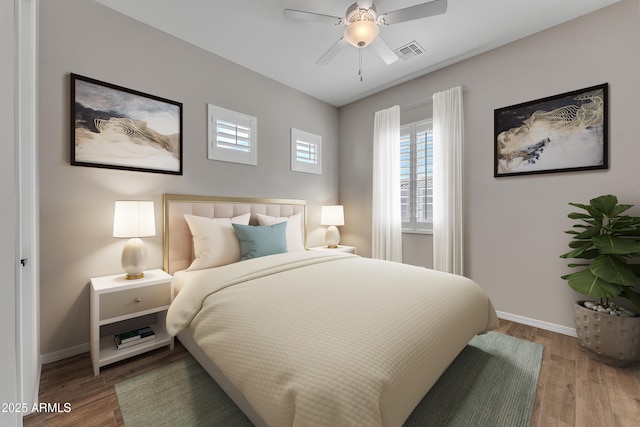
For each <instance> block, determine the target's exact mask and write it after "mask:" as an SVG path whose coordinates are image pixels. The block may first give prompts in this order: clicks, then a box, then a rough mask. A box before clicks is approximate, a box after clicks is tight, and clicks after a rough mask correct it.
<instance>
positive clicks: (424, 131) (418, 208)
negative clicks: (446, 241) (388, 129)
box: [400, 120, 433, 233]
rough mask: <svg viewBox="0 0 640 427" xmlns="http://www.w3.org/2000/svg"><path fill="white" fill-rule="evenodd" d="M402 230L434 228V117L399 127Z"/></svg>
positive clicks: (414, 230) (431, 229)
mask: <svg viewBox="0 0 640 427" xmlns="http://www.w3.org/2000/svg"><path fill="white" fill-rule="evenodd" d="M400 198H401V206H402V230H403V231H405V232H416V233H431V232H432V231H433V126H432V121H431V120H425V121H421V122H415V123H409V124H406V125H404V126H401V128H400Z"/></svg>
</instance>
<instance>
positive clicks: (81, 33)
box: [38, 0, 338, 355]
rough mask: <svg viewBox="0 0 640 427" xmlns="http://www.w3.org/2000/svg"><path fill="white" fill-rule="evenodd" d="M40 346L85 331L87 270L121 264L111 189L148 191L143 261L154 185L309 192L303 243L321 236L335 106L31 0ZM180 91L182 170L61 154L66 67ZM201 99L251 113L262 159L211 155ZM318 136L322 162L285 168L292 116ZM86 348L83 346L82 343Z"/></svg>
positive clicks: (158, 248)
mask: <svg viewBox="0 0 640 427" xmlns="http://www.w3.org/2000/svg"><path fill="white" fill-rule="evenodd" d="M39 7H40V9H39V19H40V23H39V57H38V60H39V88H38V90H39V118H40V121H39V127H38V129H39V147H38V149H39V155H38V160H39V193H40V196H39V202H40V250H41V265H40V273H41V274H40V277H41V285H40V286H41V291H40V295H41V325H40V326H41V337H42V338H41V351H42V353H43V354H45V355H46V354H50V353H56V352H59V351H63V350H65V349H69V348H74V347H75V348H77V349H81V348H84V347H83V346H85V347H86V345H87V343H88V341H89V290H88V285H87V283H88V281H89V278H90V277H96V276H101V275H107V274H117V273H119V272H120V271H121V267H120V254H121V251H122V247H123V245H124V243H125V242H124V241H123V240H118V239H113V238H112V237H111V232H112V227H113V209H114V201H115V200H117V199H138V198H139V199H148V200H154V201H155V203H156V228H157V230H158V233H157V236H156V237H154V238H148V239H145V241H146V243H147V247H148V249H149V256H150V263H149V264H150V265H149V268H160V267H161V266H162V233H161V230H162V204H161V203H162V194H163V193H188V194H210V195H221V196H246V197H253V196H256V197H275V198H296V199H306V200H307V201H308V203H309V209H308V222H309V235H308V245H309V246H314V245H320V244H322V241H323V238H324V230H323V228H324V227H320V225H319V223H320V206H321V205H323V204H335V203H337V202H338V167H337V164H338V110H337V109H336V108H335V107H333V106H330V105H328V104H325V103H323V102H320V101H318V100H317V99H315V98H311V97H309V96H307V95H304V94H302V93H300V92H297V91H295V90H293V89H291V88H288V87H286V86H283V85H281V84H279V83H277V82H275V81H273V80H270V79H267V78H265V77H263V76H260V75H258V74H256V73H254V72H252V71H250V70H247V69H245V68H242V67H239V66H237V65H235V64H233V63H231V62H229V61H226V60H224V59H222V58H220V57H217V56H215V55H212V54H210V53H207V52H205V51H203V50H201V49H199V48H196V47H194V46H192V45H190V44H187V43H185V42H183V41H180V40H178V39H176V38H174V37H171V36H169V35H167V34H165V33H162V32H160V31H158V30H155V29H153V28H151V27H148V26H146V25H143V24H140V23H139V22H137V21H134V20H132V19H130V18H127V17H125V16H123V15H121V14H119V13H117V12H115V11H113V10H111V9H108V8H106V7H104V6H102V5H100V4H98V3H95V2H92V1H86V0H61V1H55V2H52V1H43V2H39ZM70 72H73V73H77V74H80V75H84V76H87V77H92V78H95V79H98V80H102V81H106V82H109V83H112V84H116V85H120V86H124V87H127V88H131V89H135V90H138V91H141V92H144V93H149V94H153V95H156V96H160V97H163V98H167V99H171V100H174V101H179V102H182V103H183V104H184V107H183V144H184V146H183V149H184V153H183V155H184V175H183V176H173V175H164V174H156V173H143V172H131V171H118V170H110V169H98V168H89V167H79V166H71V165H70V163H69V156H70V154H69V138H70V136H69V135H70V131H69V111H70V110H69V108H70V107H69V106H70V104H69V91H70V89H69V73H70ZM207 103H211V104H215V105H218V106H221V107H225V108H228V109H231V110H235V111H238V112H242V113H246V114H250V115H253V116H256V117H257V118H258V132H259V133H258V144H259V148H258V165H257V166H246V165H239V164H233V163H224V162H216V161H210V160H207V158H206V156H207V152H206V141H207V124H206V123H207V112H206V111H207V110H206V105H207ZM291 127H295V128H298V129H302V130H305V131H308V132H312V133H315V134H318V135H321V136H322V138H323V139H322V142H323V151H324V161H323V169H324V170H323V174H322V175H314V174H304V173H294V172H291V170H290V154H289V150H290V145H289V144H290V137H289V133H290V128H291ZM85 350H86V349H85Z"/></svg>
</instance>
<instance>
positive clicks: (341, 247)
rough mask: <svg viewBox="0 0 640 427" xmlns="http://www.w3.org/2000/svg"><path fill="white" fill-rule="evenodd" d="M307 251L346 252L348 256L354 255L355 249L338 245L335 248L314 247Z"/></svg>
mask: <svg viewBox="0 0 640 427" xmlns="http://www.w3.org/2000/svg"><path fill="white" fill-rule="evenodd" d="M308 250H310V251H327V252H331V251H334V252H346V253H349V254H355V253H356V248H355V247H354V246H344V245H338V247H337V248H330V247H328V246H326V245H325V246H315V247H313V248H308Z"/></svg>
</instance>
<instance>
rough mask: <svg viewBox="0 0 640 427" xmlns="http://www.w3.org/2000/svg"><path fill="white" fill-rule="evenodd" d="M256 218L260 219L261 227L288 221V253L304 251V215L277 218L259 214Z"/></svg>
mask: <svg viewBox="0 0 640 427" xmlns="http://www.w3.org/2000/svg"><path fill="white" fill-rule="evenodd" d="M256 217H258V224H260V225H274V224H278V223H280V222H284V221H287V233H286V236H287V251H288V252H296V251H304V240H303V239H302V214H299V213H298V214H295V215H291V216H289V217H286V216H284V217H275V216H269V215H262V214H259V213H257V214H256Z"/></svg>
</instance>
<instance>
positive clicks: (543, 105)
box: [494, 83, 608, 177]
mask: <svg viewBox="0 0 640 427" xmlns="http://www.w3.org/2000/svg"><path fill="white" fill-rule="evenodd" d="M607 92H608V84H606V83H605V84H601V85H598V86H592V87H588V88H585V89H580V90H575V91H572V92H567V93H562V94H560V95H555V96H550V97H547V98H542V99H538V100H535V101H529V102H525V103H522V104H517V105H512V106H509V107H504V108H499V109H496V110H495V111H494V132H495V140H494V176H495V177H502V176H513V175H526V174H540V173H550V172H568V171H581V170H591V169H607V168H608V144H607V135H608V124H607V109H608V106H607V102H608V101H607Z"/></svg>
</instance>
